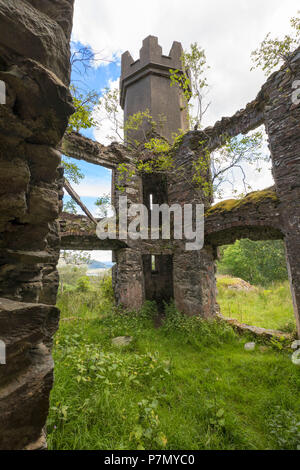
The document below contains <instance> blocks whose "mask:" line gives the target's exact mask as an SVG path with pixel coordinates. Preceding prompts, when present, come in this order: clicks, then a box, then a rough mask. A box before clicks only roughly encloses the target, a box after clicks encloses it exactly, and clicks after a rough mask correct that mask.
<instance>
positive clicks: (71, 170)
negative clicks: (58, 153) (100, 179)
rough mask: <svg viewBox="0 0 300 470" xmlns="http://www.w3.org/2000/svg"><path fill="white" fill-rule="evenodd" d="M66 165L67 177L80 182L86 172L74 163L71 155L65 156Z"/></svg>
mask: <svg viewBox="0 0 300 470" xmlns="http://www.w3.org/2000/svg"><path fill="white" fill-rule="evenodd" d="M62 165H63V167H64V174H65V177H66V178H67V179H68V180H70V181H71V182H72V183H75V184H79V182H80V181H81V180H83V179H84V174H83V173H82V172H81V171H80V170H79V168H78V166H77V165H76V163H73V162H72V160H71V159H70V158H69V157H64V158H63V160H62Z"/></svg>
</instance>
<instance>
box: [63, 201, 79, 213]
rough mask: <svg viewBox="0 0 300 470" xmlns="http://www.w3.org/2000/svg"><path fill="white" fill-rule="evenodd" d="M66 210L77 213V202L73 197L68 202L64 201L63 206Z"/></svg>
mask: <svg viewBox="0 0 300 470" xmlns="http://www.w3.org/2000/svg"><path fill="white" fill-rule="evenodd" d="M63 211H64V212H68V213H69V214H77V204H76V202H75V201H74V200H73V199H70V200H69V201H68V202H66V203H65V202H64V207H63Z"/></svg>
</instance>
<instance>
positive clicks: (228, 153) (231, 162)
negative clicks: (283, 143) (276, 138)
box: [210, 131, 270, 199]
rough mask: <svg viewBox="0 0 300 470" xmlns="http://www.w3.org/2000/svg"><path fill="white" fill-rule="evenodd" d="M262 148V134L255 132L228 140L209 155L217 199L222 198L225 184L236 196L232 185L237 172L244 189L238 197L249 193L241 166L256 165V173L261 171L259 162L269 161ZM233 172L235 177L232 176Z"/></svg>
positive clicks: (249, 189) (248, 185)
mask: <svg viewBox="0 0 300 470" xmlns="http://www.w3.org/2000/svg"><path fill="white" fill-rule="evenodd" d="M262 147H263V134H262V132H259V131H257V132H254V133H252V134H250V135H246V136H238V137H233V138H228V139H227V140H226V143H225V145H223V146H222V147H221V148H220V149H218V151H216V152H213V153H212V154H211V155H210V161H211V170H212V189H213V193H214V194H215V195H216V196H217V197H218V198H219V199H221V198H222V197H223V194H224V185H225V184H228V185H230V186H231V187H232V193H233V194H234V195H237V192H238V191H237V189H235V184H234V183H235V179H236V177H237V171H238V172H239V173H240V175H241V178H242V185H243V189H244V193H243V194H240V196H243V195H245V194H246V193H247V192H249V191H251V189H252V188H251V186H250V184H249V183H248V182H247V177H246V173H245V170H244V167H243V164H244V163H247V164H249V165H256V170H257V171H258V172H259V171H261V166H260V164H261V162H262V161H269V160H270V156H269V155H264V154H263V152H262ZM234 171H235V173H236V174H235V175H234V174H233V172H234Z"/></svg>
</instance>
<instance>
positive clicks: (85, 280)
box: [76, 276, 91, 292]
mask: <svg viewBox="0 0 300 470" xmlns="http://www.w3.org/2000/svg"><path fill="white" fill-rule="evenodd" d="M76 290H77V292H89V291H90V290H91V281H90V278H89V277H88V276H82V277H80V278H79V279H78V281H77V284H76Z"/></svg>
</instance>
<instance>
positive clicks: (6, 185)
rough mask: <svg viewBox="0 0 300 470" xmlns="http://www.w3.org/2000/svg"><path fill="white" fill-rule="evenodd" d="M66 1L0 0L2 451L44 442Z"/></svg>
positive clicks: (65, 92)
mask: <svg viewBox="0 0 300 470" xmlns="http://www.w3.org/2000/svg"><path fill="white" fill-rule="evenodd" d="M72 14H73V0H55V1H50V0H39V1H37V0H32V1H30V0H26V1H22V2H21V1H19V0H0V29H1V36H0V57H1V59H0V80H2V81H4V82H5V83H6V88H7V102H6V105H1V106H0V209H1V211H0V213H1V215H0V297H2V298H1V299H0V339H1V340H2V341H4V342H5V344H6V351H7V363H6V365H2V366H1V367H0V449H22V448H28V449H39V448H43V447H44V446H45V439H44V436H43V432H42V430H43V426H44V424H45V421H46V417H47V412H48V402H49V393H50V390H51V387H52V381H53V361H52V358H51V343H52V336H53V334H54V332H55V331H56V329H57V327H58V319H59V312H58V310H57V309H56V308H55V307H54V306H53V305H55V303H56V292H57V287H58V275H57V271H56V264H57V261H58V257H59V249H60V246H59V226H58V223H57V218H58V215H59V212H60V210H61V208H62V201H61V199H62V190H61V188H62V172H61V170H60V168H59V165H60V161H61V159H60V154H59V152H57V150H55V148H56V146H57V145H58V144H59V142H60V140H61V139H62V137H63V134H64V132H65V129H66V126H67V122H68V117H69V115H70V114H71V113H72V112H73V107H72V105H71V96H70V93H69V89H68V85H69V78H70V61H69V56H70V51H69V39H70V33H71V28H72Z"/></svg>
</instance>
